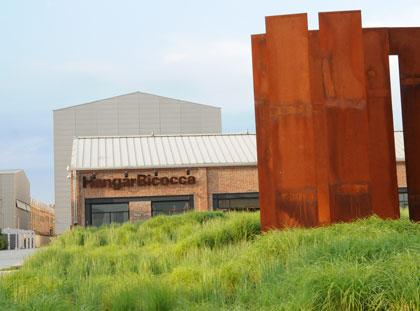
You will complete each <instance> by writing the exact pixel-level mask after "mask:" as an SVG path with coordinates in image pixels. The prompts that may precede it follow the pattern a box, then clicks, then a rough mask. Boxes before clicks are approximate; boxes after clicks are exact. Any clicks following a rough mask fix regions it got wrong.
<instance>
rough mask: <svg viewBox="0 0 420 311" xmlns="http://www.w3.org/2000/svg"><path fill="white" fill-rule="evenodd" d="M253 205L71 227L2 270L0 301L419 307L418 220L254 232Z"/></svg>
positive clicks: (147, 306)
mask: <svg viewBox="0 0 420 311" xmlns="http://www.w3.org/2000/svg"><path fill="white" fill-rule="evenodd" d="M259 230H260V227H259V215H258V214H257V213H226V214H221V213H187V214H185V215H179V216H171V217H166V216H159V217H156V218H153V219H150V220H148V221H146V222H144V223H136V224H124V225H121V226H117V225H112V226H108V227H106V226H105V227H101V228H87V229H83V228H77V229H75V230H72V231H69V232H67V233H65V234H64V235H62V236H61V237H59V238H58V239H57V240H55V241H54V242H53V243H52V244H51V245H50V246H48V247H46V248H44V249H42V250H39V251H38V252H37V253H36V254H35V255H34V256H32V257H31V258H30V259H29V260H28V261H27V262H26V263H25V264H24V265H23V266H22V268H21V269H20V270H19V271H17V272H14V273H12V274H9V275H6V276H4V277H2V280H1V282H0V309H1V310H3V309H4V310H407V311H408V310H419V309H420V283H419V282H420V281H419V277H418V276H419V275H420V248H419V247H418V246H419V245H420V227H419V225H418V224H415V223H411V222H410V221H409V220H408V219H407V218H404V219H400V220H387V221H385V220H381V219H379V218H377V217H371V218H369V219H363V220H359V221H356V222H354V223H348V224H337V225H333V226H327V227H321V228H313V229H290V230H283V231H271V232H268V233H265V234H261V233H260V231H259Z"/></svg>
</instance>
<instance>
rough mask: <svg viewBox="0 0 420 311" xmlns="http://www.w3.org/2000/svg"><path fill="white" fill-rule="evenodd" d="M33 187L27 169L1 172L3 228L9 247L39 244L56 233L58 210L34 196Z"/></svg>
mask: <svg viewBox="0 0 420 311" xmlns="http://www.w3.org/2000/svg"><path fill="white" fill-rule="evenodd" d="M30 188H31V187H30V182H29V180H28V177H27V176H26V174H25V172H24V171H23V170H21V169H16V170H2V171H0V231H1V233H2V234H5V235H6V236H7V241H8V248H9V249H20V248H33V247H38V246H41V245H44V244H46V243H48V242H49V240H50V237H51V236H52V235H54V222H53V220H54V209H53V208H52V206H50V205H47V204H45V203H42V202H39V201H35V200H33V199H31V191H30Z"/></svg>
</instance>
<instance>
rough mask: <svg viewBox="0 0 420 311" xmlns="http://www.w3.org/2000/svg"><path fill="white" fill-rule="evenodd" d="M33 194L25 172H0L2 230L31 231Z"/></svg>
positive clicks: (0, 217) (0, 223)
mask: <svg viewBox="0 0 420 311" xmlns="http://www.w3.org/2000/svg"><path fill="white" fill-rule="evenodd" d="M30 204H31V192H30V183H29V180H28V177H27V176H26V174H25V172H24V171H23V170H3V171H0V229H5V228H13V229H24V230H30V229H31V216H30Z"/></svg>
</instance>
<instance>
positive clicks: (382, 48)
mask: <svg viewBox="0 0 420 311" xmlns="http://www.w3.org/2000/svg"><path fill="white" fill-rule="evenodd" d="M388 41H389V40H388V30H387V29H364V31H363V44H364V57H365V75H366V90H367V99H368V101H367V103H368V105H367V109H368V116H369V161H370V176H371V198H372V209H373V212H374V213H375V214H376V215H378V216H380V217H382V218H385V219H386V218H393V219H396V218H399V217H400V210H399V207H398V184H397V173H396V159H395V146H394V126H393V120H392V101H391V84H390V78H389V42H388Z"/></svg>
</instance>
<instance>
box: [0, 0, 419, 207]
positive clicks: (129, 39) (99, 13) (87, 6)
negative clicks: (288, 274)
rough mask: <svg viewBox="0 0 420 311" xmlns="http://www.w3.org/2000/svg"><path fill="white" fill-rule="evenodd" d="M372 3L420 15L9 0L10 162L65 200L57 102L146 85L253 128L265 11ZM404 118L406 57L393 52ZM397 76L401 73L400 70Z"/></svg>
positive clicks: (2, 96) (2, 22)
mask: <svg viewBox="0 0 420 311" xmlns="http://www.w3.org/2000/svg"><path fill="white" fill-rule="evenodd" d="M354 9H361V10H362V18H363V26H364V27H373V26H378V27H381V26H382V27H383V26H420V19H419V18H418V17H419V16H420V1H418V0H417V1H410V0H399V1H383V0H382V1H374V0H372V1H369V0H368V1H366V0H365V1H354V0H353V1H340V0H335V1H327V0H324V1H315V0H311V1H308V0H307V1H305V0H301V1H264V0H260V1H255V0H254V1H248V0H242V1H239V0H238V1H233V0H232V1H229V0H220V1H219V0H212V1H192V0H191V1H186V0H180V1H169V0H167V1H160V0H155V1H143V0H137V1H129V0H113V1H107V0H71V1H70V0H66V1H65V0H36V1H34V0H1V1H0V108H1V109H0V169H11V168H22V169H24V170H25V171H26V174H27V175H28V177H29V179H30V182H31V194H32V197H34V198H36V199H38V200H43V201H45V202H51V203H52V202H53V201H54V184H53V178H54V177H53V138H52V110H53V109H57V108H62V107H66V106H71V105H76V104H81V103H85V102H89V101H93V100H98V99H103V98H107V97H111V96H115V95H121V94H125V93H130V92H133V91H143V92H148V93H153V94H158V95H162V96H167V97H173V98H178V99H184V100H189V101H194V102H198V103H203V104H208V105H215V106H219V107H221V108H222V124H223V131H224V132H245V131H247V130H249V131H254V129H255V125H254V114H253V91H252V68H251V46H250V35H251V34H255V33H263V32H265V29H264V16H267V15H281V14H291V13H305V12H306V13H308V20H309V27H310V29H317V28H318V21H317V14H318V12H325V11H336V10H354ZM391 73H392V77H393V78H392V85H393V103H394V106H395V110H394V115H395V121H394V123H395V128H396V129H401V121H400V118H401V117H400V115H401V112H400V111H399V110H398V106H399V93H398V82H397V81H398V66H397V61H396V60H395V59H394V60H392V63H391ZM395 77H396V78H395Z"/></svg>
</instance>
